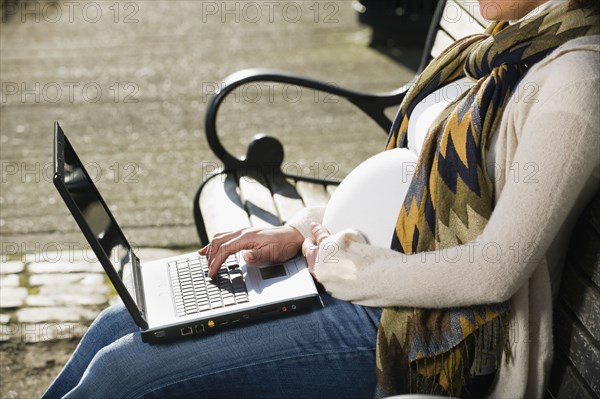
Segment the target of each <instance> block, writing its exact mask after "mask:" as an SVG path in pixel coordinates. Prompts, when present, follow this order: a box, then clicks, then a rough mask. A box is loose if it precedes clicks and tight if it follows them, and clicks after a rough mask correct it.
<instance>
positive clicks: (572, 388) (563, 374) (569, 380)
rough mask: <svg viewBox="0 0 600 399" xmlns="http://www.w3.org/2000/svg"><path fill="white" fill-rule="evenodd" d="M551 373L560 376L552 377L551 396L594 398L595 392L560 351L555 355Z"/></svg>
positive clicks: (555, 398) (549, 385)
mask: <svg viewBox="0 0 600 399" xmlns="http://www.w3.org/2000/svg"><path fill="white" fill-rule="evenodd" d="M551 375H553V376H560V377H559V378H551V379H550V381H549V384H548V390H547V392H548V397H549V398H552V399H571V398H581V399H594V396H593V393H591V392H590V389H589V387H587V385H586V383H585V381H583V380H582V378H581V376H580V375H579V373H578V372H577V370H576V369H575V368H574V367H573V365H572V364H570V362H569V361H568V360H565V358H564V356H563V355H562V354H560V353H558V354H556V355H555V356H554V361H553V363H552V371H551Z"/></svg>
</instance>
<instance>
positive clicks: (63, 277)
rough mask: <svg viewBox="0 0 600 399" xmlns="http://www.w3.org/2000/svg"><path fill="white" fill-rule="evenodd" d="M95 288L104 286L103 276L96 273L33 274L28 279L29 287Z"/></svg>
mask: <svg viewBox="0 0 600 399" xmlns="http://www.w3.org/2000/svg"><path fill="white" fill-rule="evenodd" d="M70 284H73V285H75V284H80V285H86V286H95V285H102V284H104V275H102V274H99V273H98V274H96V273H53V274H34V275H32V276H30V277H29V285H31V286H36V285H61V286H64V285H70Z"/></svg>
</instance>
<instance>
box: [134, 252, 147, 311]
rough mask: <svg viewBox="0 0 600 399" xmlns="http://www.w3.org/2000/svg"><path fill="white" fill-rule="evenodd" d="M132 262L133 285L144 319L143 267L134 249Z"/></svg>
mask: <svg viewBox="0 0 600 399" xmlns="http://www.w3.org/2000/svg"><path fill="white" fill-rule="evenodd" d="M130 256H131V264H132V265H133V274H134V278H133V285H134V290H135V301H136V302H137V305H138V308H139V309H140V315H141V316H142V318H143V319H144V320H148V319H147V318H146V300H145V298H146V296H145V295H144V283H143V281H142V268H141V266H140V260H139V258H138V257H137V256H135V254H134V253H133V251H131V254H130Z"/></svg>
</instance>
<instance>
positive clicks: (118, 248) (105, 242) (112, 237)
mask: <svg viewBox="0 0 600 399" xmlns="http://www.w3.org/2000/svg"><path fill="white" fill-rule="evenodd" d="M63 137H64V135H63ZM64 138H65V140H64V147H63V148H64V153H63V154H64V163H63V165H64V166H63V168H64V169H63V173H62V177H63V182H64V186H65V187H66V189H67V192H68V193H69V196H70V197H71V198H72V199H73V202H75V204H76V205H77V208H79V213H80V215H81V216H82V217H83V219H84V221H85V224H86V225H87V226H88V228H89V230H90V233H91V235H92V236H93V237H94V239H95V240H96V241H97V243H98V244H99V246H100V247H101V248H102V249H103V250H104V253H105V254H106V256H107V257H108V259H109V260H110V261H111V263H112V264H113V267H114V268H115V269H116V270H118V271H121V269H122V268H123V266H124V265H126V264H127V263H128V262H129V249H130V247H129V244H128V243H127V240H126V239H125V237H124V235H123V233H122V231H121V229H120V228H119V226H118V225H117V223H116V221H115V219H114V218H113V216H112V214H111V213H110V211H109V210H108V209H107V206H106V203H105V202H104V200H103V199H102V197H101V196H100V193H99V192H98V190H97V189H96V187H95V185H94V183H93V181H92V180H91V178H90V176H89V174H88V173H87V172H86V171H85V169H84V166H83V165H82V164H81V161H80V160H79V158H78V157H77V155H76V154H75V151H74V150H73V147H72V146H71V145H70V143H69V141H68V140H67V138H66V137H64Z"/></svg>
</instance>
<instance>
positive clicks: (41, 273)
mask: <svg viewBox="0 0 600 399" xmlns="http://www.w3.org/2000/svg"><path fill="white" fill-rule="evenodd" d="M138 252H139V255H138V256H139V257H140V258H141V259H143V260H144V261H150V260H153V259H159V258H163V257H168V256H172V255H176V254H178V253H181V252H180V251H174V250H168V249H152V248H142V249H140V250H139V251H138ZM0 289H1V291H0V310H1V311H2V313H0V342H6V341H10V340H15V341H19V342H25V343H39V342H53V341H56V340H58V339H73V338H81V336H82V334H83V333H84V332H85V330H86V329H87V327H88V326H89V323H90V322H91V321H92V320H93V319H94V318H95V317H96V316H97V314H98V312H99V311H100V310H102V309H103V308H105V307H106V306H108V305H109V304H113V303H115V302H118V301H120V299H119V297H118V296H116V293H115V292H114V289H113V288H112V285H111V284H110V282H109V281H108V280H107V278H106V275H105V273H104V271H103V269H102V267H101V266H100V264H99V263H98V262H97V261H96V260H95V258H94V256H93V253H91V252H90V254H89V255H81V254H73V253H66V252H64V253H63V252H47V253H45V254H44V258H43V260H41V259H40V258H39V256H38V254H29V255H25V256H23V257H22V258H21V259H12V260H8V259H6V260H4V261H1V262H0Z"/></svg>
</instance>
